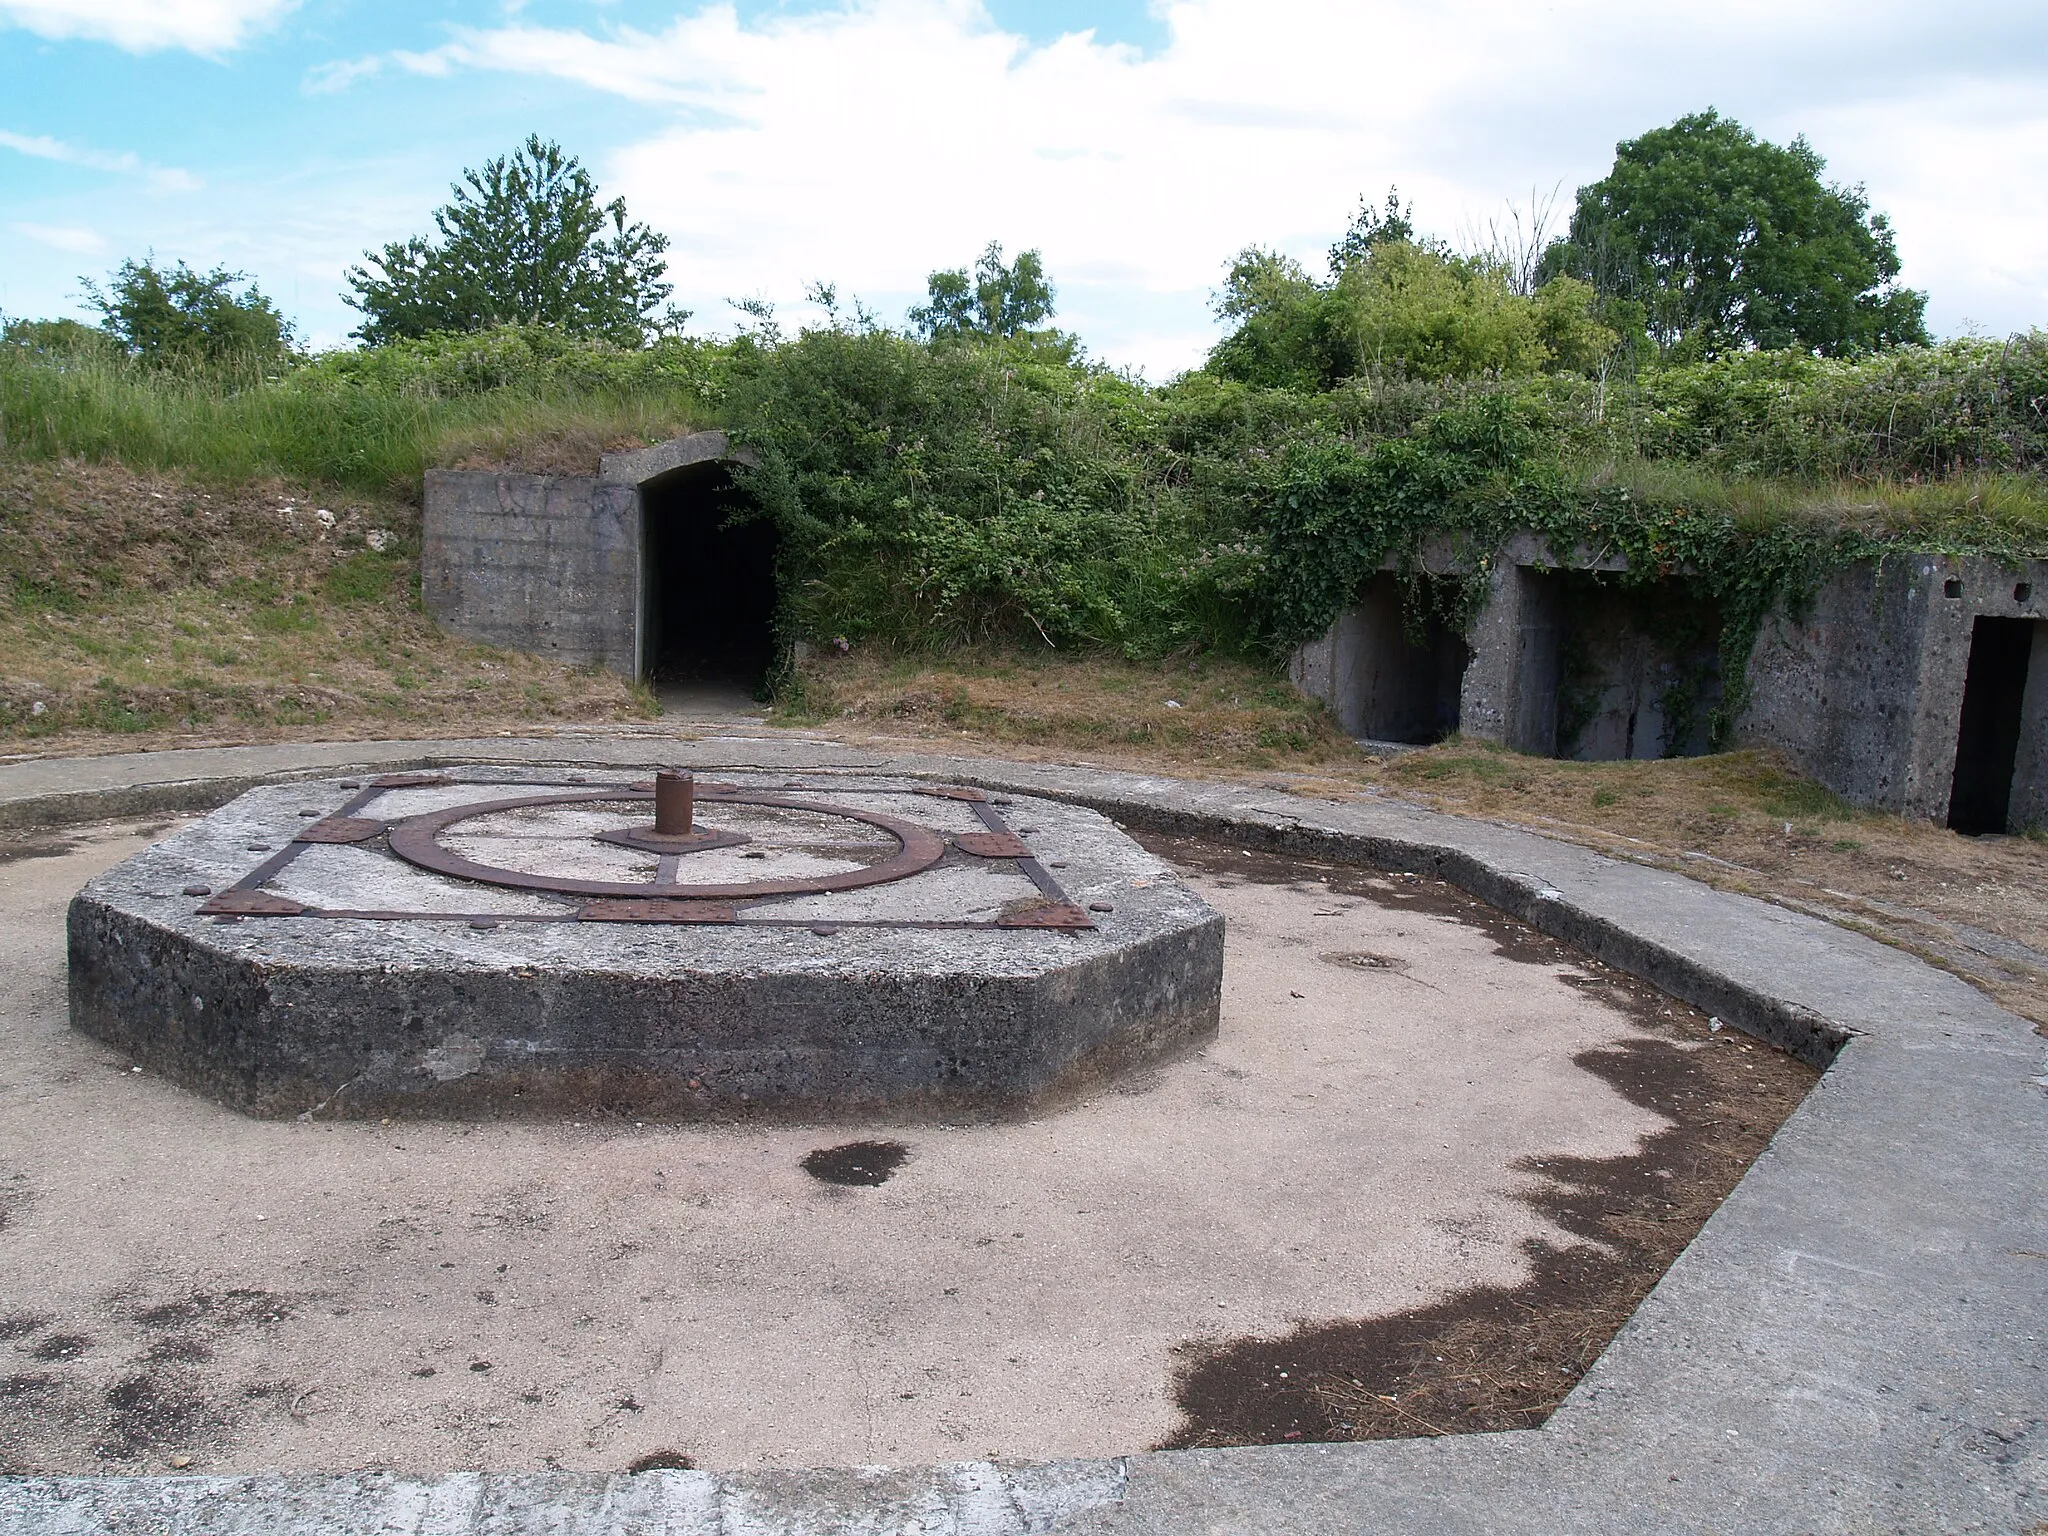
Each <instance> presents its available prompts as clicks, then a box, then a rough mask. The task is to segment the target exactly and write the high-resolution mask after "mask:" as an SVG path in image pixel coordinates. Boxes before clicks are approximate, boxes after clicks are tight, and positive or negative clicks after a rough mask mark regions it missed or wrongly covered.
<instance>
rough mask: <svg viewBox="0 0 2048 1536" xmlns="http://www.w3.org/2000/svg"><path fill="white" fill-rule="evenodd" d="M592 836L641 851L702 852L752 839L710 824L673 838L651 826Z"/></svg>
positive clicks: (619, 846)
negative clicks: (718, 829)
mask: <svg viewBox="0 0 2048 1536" xmlns="http://www.w3.org/2000/svg"><path fill="white" fill-rule="evenodd" d="M592 837H593V838H594V839H595V840H596V841H597V842H600V843H610V844H612V845H613V846H614V847H617V848H637V849H639V850H640V851H641V852H642V853H701V852H703V851H704V850H705V849H706V848H737V847H739V846H740V844H742V843H750V842H752V841H753V839H752V838H751V837H748V836H747V835H746V834H745V833H744V832H714V831H712V830H711V829H710V828H709V827H699V828H697V829H696V830H695V831H693V832H681V833H678V834H676V835H675V836H674V837H670V836H668V835H667V834H666V833H662V832H656V831H655V830H654V829H653V828H651V827H625V828H622V829H621V830H619V831H617V832H596V833H593V834H592Z"/></svg>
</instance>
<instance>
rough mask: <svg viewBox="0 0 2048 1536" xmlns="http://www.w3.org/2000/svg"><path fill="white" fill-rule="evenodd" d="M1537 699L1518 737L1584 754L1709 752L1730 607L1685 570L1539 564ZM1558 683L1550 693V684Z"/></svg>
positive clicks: (1531, 663) (1539, 746) (1567, 754)
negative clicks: (1652, 574) (1634, 572)
mask: <svg viewBox="0 0 2048 1536" xmlns="http://www.w3.org/2000/svg"><path fill="white" fill-rule="evenodd" d="M1524 580H1525V581H1526V582H1527V583H1528V584H1529V585H1530V586H1531V587H1532V588H1533V589H1534V590H1533V591H1532V592H1531V594H1530V595H1529V597H1528V599H1527V601H1528V603H1529V606H1530V610H1531V612H1530V617H1529V620H1528V621H1527V623H1526V626H1525V645H1526V647H1527V650H1526V652H1525V665H1527V666H1528V667H1529V668H1530V669H1531V673H1532V676H1531V679H1530V684H1529V686H1530V688H1531V689H1532V690H1533V691H1534V693H1535V695H1536V697H1535V699H1534V701H1533V702H1534V707H1533V708H1532V709H1531V710H1529V711H1528V714H1527V717H1526V720H1525V723H1524V724H1525V729H1524V734H1523V739H1522V740H1521V741H1518V742H1516V743H1513V745H1516V746H1519V747H1520V748H1521V749H1522V750H1523V751H1526V752H1534V753H1537V754H1540V755H1542V756H1544V757H1563V758H1571V759H1573V760H1575V761H1578V762H1613V761H1618V760H1619V761H1625V760H1629V759H1639V758H1658V757H1697V756H1699V755H1700V754H1701V753H1703V752H1705V751H1707V750H1708V746H1709V729H1708V727H1709V721H1710V718H1711V713H1712V710H1713V708H1714V706H1715V705H1716V704H1718V703H1719V702H1720V698H1721V666H1720V656H1719V652H1718V648H1717V639H1718V637H1719V635H1720V631H1721V617H1720V613H1719V611H1718V609H1717V608H1716V607H1715V605H1714V604H1713V603H1712V602H1711V601H1710V600H1708V599H1705V598H1703V597H1701V596H1700V595H1699V594H1698V593H1697V592H1694V591H1692V590H1691V589H1690V588H1689V587H1688V586H1687V585H1686V583H1685V582H1683V581H1682V580H1675V579H1671V578H1664V579H1660V580H1658V581H1654V582H1651V583H1649V584H1647V585H1640V586H1631V585H1624V584H1622V583H1621V582H1620V581H1619V580H1618V579H1617V578H1616V577H1615V576H1614V575H1612V574H1610V573H1607V572H1602V571H1584V570H1558V571H1542V572H1537V571H1530V572H1525V573H1524ZM1545 695H1547V697H1546V696H1545Z"/></svg>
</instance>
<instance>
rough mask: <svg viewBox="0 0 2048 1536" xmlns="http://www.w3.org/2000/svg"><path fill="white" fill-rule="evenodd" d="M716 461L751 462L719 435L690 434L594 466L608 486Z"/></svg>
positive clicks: (614, 455) (643, 481) (608, 457)
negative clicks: (596, 466)
mask: <svg viewBox="0 0 2048 1536" xmlns="http://www.w3.org/2000/svg"><path fill="white" fill-rule="evenodd" d="M720 459H732V460H734V461H735V462H738V463H745V464H751V463H753V462H754V460H753V458H752V456H751V455H749V454H748V452H747V450H746V449H744V448H742V449H740V450H738V451H737V452H735V451H734V450H733V448H732V444H731V442H730V441H729V440H728V439H727V437H726V435H725V434H724V433H723V432H692V433H691V434H690V435H689V436H688V437H678V438H672V439H670V440H669V441H668V442H665V443H656V444H655V445H654V446H653V447H652V448H636V449H634V450H633V451H631V452H630V453H608V454H606V455H605V456H604V457H603V458H602V459H601V460H600V461H599V463H598V470H597V478H598V479H600V480H602V481H605V482H607V483H609V484H612V485H646V484H647V483H648V482H649V481H651V480H659V479H660V478H661V477H662V476H664V475H670V474H674V473H675V472H676V471H677V470H679V469H690V468H692V467H694V466H696V465H699V464H711V463H715V462H717V461H718V460H720Z"/></svg>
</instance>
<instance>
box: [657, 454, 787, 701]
mask: <svg viewBox="0 0 2048 1536" xmlns="http://www.w3.org/2000/svg"><path fill="white" fill-rule="evenodd" d="M640 507H641V517H642V519H643V524H642V529H643V535H644V538H645V541H646V542H645V550H646V557H645V560H644V562H643V564H642V567H641V571H642V576H641V581H642V590H641V594H640V603H641V607H640V624H641V630H640V633H641V644H640V665H641V671H642V677H643V679H644V680H645V681H646V682H648V683H650V684H652V685H653V686H655V687H656V688H664V687H667V688H688V687H707V686H708V687H722V688H733V687H739V688H744V689H746V690H747V691H748V692H749V693H752V694H755V695H757V696H758V695H759V693H760V691H761V689H762V687H763V685H764V684H765V682H766V680H767V676H768V669H769V667H770V665H771V664H772V663H773V661H774V659H775V527H774V525H773V524H772V523H770V522H769V521H768V520H767V519H766V518H762V517H758V516H755V517H751V518H750V517H749V514H750V513H751V512H752V511H753V506H752V503H751V502H750V501H749V500H748V499H747V497H746V495H745V494H744V493H743V492H742V491H741V490H740V489H739V487H738V486H737V485H735V484H734V482H733V478H732V475H731V474H730V473H729V472H728V471H727V469H726V468H725V466H724V465H722V464H717V463H709V464H692V465H690V466H688V467H686V468H684V469H680V470H676V471H674V472H673V473H671V474H667V475H663V476H661V477H660V478H658V479H656V480H651V481H648V482H647V483H645V484H644V485H642V486H641V488H640Z"/></svg>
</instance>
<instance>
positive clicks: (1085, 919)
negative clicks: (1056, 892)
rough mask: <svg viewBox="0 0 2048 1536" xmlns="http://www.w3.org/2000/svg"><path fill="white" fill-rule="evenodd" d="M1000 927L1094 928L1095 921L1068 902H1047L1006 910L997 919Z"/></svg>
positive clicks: (997, 924)
mask: <svg viewBox="0 0 2048 1536" xmlns="http://www.w3.org/2000/svg"><path fill="white" fill-rule="evenodd" d="M996 926H997V927H998V928H1093V927H1094V926H1095V921H1094V919H1093V918H1091V917H1089V915H1088V914H1087V913H1086V912H1083V911H1082V910H1081V909H1080V908H1079V907H1077V906H1074V905H1072V904H1071V903H1068V902H1052V901H1049V902H1047V903H1046V904H1045V905H1044V906H1042V907H1026V908H1024V910H1023V911H1021V912H1005V913H1004V914H1003V915H1002V916H1001V917H999V918H997V919H996Z"/></svg>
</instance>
